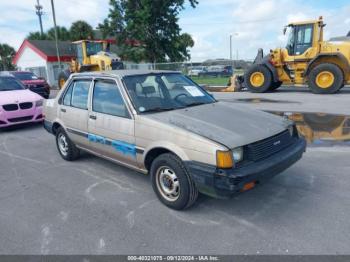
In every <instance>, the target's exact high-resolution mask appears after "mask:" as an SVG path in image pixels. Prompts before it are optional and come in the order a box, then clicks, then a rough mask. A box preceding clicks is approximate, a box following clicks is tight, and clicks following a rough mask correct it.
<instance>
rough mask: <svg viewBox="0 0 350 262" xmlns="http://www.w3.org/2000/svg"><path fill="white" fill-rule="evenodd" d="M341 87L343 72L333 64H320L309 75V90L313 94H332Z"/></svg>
mask: <svg viewBox="0 0 350 262" xmlns="http://www.w3.org/2000/svg"><path fill="white" fill-rule="evenodd" d="M343 85H344V74H343V71H342V70H341V69H340V68H339V67H338V66H337V65H335V64H330V63H325V64H320V65H318V66H316V67H315V68H314V69H312V70H311V72H310V74H309V88H310V90H311V91H312V92H313V93H315V94H334V93H336V92H338V91H339V89H340V88H341V87H342V86H343Z"/></svg>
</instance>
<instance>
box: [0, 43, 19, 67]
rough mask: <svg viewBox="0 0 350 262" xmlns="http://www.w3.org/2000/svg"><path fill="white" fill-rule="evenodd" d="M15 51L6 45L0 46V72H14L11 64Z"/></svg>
mask: <svg viewBox="0 0 350 262" xmlns="http://www.w3.org/2000/svg"><path fill="white" fill-rule="evenodd" d="M15 53H16V51H15V49H14V48H13V47H11V46H9V45H8V44H0V70H1V71H2V70H14V69H15V66H14V65H13V64H12V58H13V56H14V55H15Z"/></svg>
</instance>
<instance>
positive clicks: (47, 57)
mask: <svg viewBox="0 0 350 262" xmlns="http://www.w3.org/2000/svg"><path fill="white" fill-rule="evenodd" d="M58 48H59V53H60V60H61V65H62V67H63V68H68V66H69V62H70V61H71V59H72V58H73V57H74V56H75V51H74V49H73V46H72V44H71V43H70V42H66V41H59V42H58ZM13 63H14V64H15V65H16V66H17V68H18V70H21V71H32V72H33V73H35V74H36V75H37V76H40V77H44V78H45V79H46V81H47V82H48V83H49V85H50V86H51V87H57V82H58V74H59V72H60V71H61V70H60V68H59V64H58V58H57V55H56V45H55V41H51V40H27V39H26V40H24V41H23V43H22V45H21V47H20V48H19V50H18V51H17V53H16V55H15V57H14V59H13Z"/></svg>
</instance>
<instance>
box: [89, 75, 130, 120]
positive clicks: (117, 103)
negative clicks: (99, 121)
mask: <svg viewBox="0 0 350 262" xmlns="http://www.w3.org/2000/svg"><path fill="white" fill-rule="evenodd" d="M92 110H93V111H94V112H98V113H103V114H108V115H113V116H120V117H126V118H129V117H130V116H129V112H128V110H127V108H126V106H125V103H124V101H123V98H122V96H121V94H120V91H119V89H118V86H117V85H116V83H114V82H109V81H101V80H100V81H96V83H95V87H94V94H93V97H92Z"/></svg>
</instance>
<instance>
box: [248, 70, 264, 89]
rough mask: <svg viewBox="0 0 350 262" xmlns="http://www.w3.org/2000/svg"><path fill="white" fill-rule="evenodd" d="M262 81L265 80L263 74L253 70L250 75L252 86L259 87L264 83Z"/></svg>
mask: <svg viewBox="0 0 350 262" xmlns="http://www.w3.org/2000/svg"><path fill="white" fill-rule="evenodd" d="M264 82H265V77H264V74H263V73H261V72H254V73H253V74H252V75H251V76H250V83H251V84H252V86H254V87H261V86H262V85H263V84H264Z"/></svg>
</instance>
